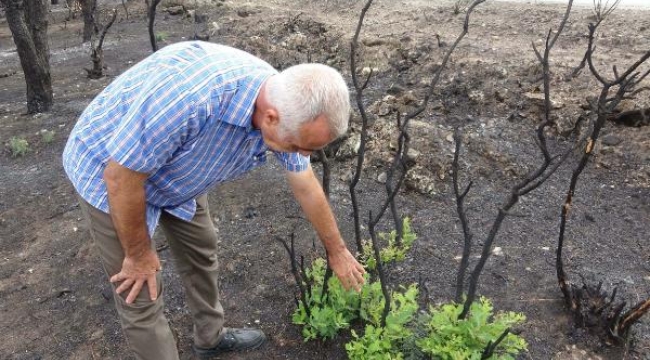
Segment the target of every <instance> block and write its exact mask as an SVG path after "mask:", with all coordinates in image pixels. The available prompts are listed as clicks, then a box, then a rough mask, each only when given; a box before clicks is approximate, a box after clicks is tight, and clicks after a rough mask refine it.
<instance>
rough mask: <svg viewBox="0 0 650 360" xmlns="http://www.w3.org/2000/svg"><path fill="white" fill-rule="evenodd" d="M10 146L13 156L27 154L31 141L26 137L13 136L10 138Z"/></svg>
mask: <svg viewBox="0 0 650 360" xmlns="http://www.w3.org/2000/svg"><path fill="white" fill-rule="evenodd" d="M9 148H10V149H11V156H13V157H18V156H25V155H26V154H27V152H28V151H29V143H28V142H27V140H25V139H24V138H17V137H12V138H11V139H10V140H9Z"/></svg>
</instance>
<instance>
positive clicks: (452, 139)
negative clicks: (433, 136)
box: [445, 134, 454, 143]
mask: <svg viewBox="0 0 650 360" xmlns="http://www.w3.org/2000/svg"><path fill="white" fill-rule="evenodd" d="M445 139H446V140H447V141H449V142H450V143H453V142H454V134H449V135H447V136H446V137H445Z"/></svg>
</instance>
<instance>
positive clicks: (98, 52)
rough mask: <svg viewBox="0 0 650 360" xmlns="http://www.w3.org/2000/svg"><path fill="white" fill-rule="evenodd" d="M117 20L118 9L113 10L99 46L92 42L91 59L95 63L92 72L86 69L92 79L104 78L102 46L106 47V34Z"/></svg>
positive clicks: (103, 30) (104, 27)
mask: <svg viewBox="0 0 650 360" xmlns="http://www.w3.org/2000/svg"><path fill="white" fill-rule="evenodd" d="M115 19H117V9H113V16H112V17H111V19H110V20H109V21H108V23H107V24H106V25H105V26H103V27H102V31H101V34H100V35H99V41H98V42H97V46H95V44H94V42H91V44H90V46H91V54H90V58H91V60H92V62H93V68H92V69H91V70H88V69H86V72H88V77H89V78H91V79H99V78H102V77H104V49H103V48H102V46H103V45H104V38H105V37H106V33H107V32H108V29H110V28H111V26H113V23H115Z"/></svg>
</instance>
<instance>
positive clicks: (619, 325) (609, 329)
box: [556, 21, 650, 345]
mask: <svg viewBox="0 0 650 360" xmlns="http://www.w3.org/2000/svg"><path fill="white" fill-rule="evenodd" d="M598 24H600V21H599V22H597V23H591V24H589V44H588V47H587V52H586V62H587V64H588V66H589V70H590V71H591V74H592V75H593V76H594V77H595V78H596V79H597V80H598V82H599V83H600V84H601V86H602V88H601V90H600V94H599V96H598V98H597V99H596V100H594V101H593V102H592V103H591V104H590V105H591V111H592V112H591V114H592V115H591V119H590V124H589V127H590V130H589V132H588V139H587V142H586V144H585V146H584V152H583V154H582V157H581V158H580V160H579V162H578V165H577V166H576V167H575V168H574V170H573V173H572V175H571V180H570V183H569V189H568V191H567V195H566V198H565V201H564V205H563V206H562V211H561V218H560V231H559V237H558V246H557V251H556V270H557V277H558V283H559V286H560V290H561V291H562V294H563V295H564V299H565V302H566V305H567V307H568V308H569V310H570V311H571V312H572V313H573V315H574V319H575V323H576V325H577V326H579V327H586V328H589V329H591V330H592V331H593V332H595V333H596V334H597V335H598V336H599V337H600V338H601V339H602V340H603V341H605V343H607V344H616V345H620V344H623V343H624V342H625V339H626V338H627V336H628V335H629V332H630V328H631V327H632V325H634V324H635V323H636V322H637V321H638V320H639V318H641V317H642V316H643V315H644V314H646V313H647V312H648V311H649V310H650V299H647V300H644V301H641V302H639V303H638V304H636V305H634V306H632V307H631V308H630V309H628V310H627V311H624V310H625V307H626V303H625V302H624V301H621V302H617V301H616V293H617V289H616V288H615V289H614V290H613V291H612V293H611V294H608V293H607V292H606V291H604V290H602V282H601V283H599V284H598V285H596V286H594V285H591V284H587V283H586V282H585V281H584V280H583V285H582V286H577V285H575V284H573V283H571V282H570V281H569V279H568V277H567V274H566V272H565V270H564V264H563V262H562V248H563V246H564V240H565V229H566V225H567V222H568V217H569V211H570V210H571V204H572V203H573V200H574V196H575V189H576V184H577V182H578V178H579V176H580V174H581V173H582V171H583V170H584V168H585V167H586V165H587V163H588V162H589V160H590V158H591V156H592V154H593V150H594V147H595V144H596V142H597V140H598V136H599V135H600V131H601V129H602V128H603V126H604V125H605V122H606V121H607V119H608V118H609V117H610V116H611V114H612V112H613V111H614V109H615V108H616V106H618V104H619V103H620V102H621V101H622V100H623V99H628V98H631V97H633V96H634V95H636V94H638V93H639V92H640V91H643V90H647V88H639V87H638V85H639V84H640V83H641V82H642V81H643V80H644V79H645V78H646V77H647V76H648V74H650V70H648V71H645V72H643V73H641V72H639V71H637V69H638V68H639V66H641V64H643V63H645V62H646V61H647V60H648V59H649V58H650V50H649V51H647V52H646V53H645V54H644V55H643V56H641V57H640V58H639V60H637V61H636V62H635V63H634V64H632V65H631V66H630V67H629V68H628V69H627V70H626V71H625V72H623V73H619V71H618V70H617V67H616V66H613V68H612V72H613V77H612V78H611V79H608V78H607V77H606V76H604V75H602V74H601V73H600V72H598V70H596V68H595V66H594V64H593V54H594V49H595V45H594V39H595V33H596V29H597V27H598Z"/></svg>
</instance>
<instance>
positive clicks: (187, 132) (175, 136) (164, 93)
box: [106, 74, 199, 174]
mask: <svg viewBox="0 0 650 360" xmlns="http://www.w3.org/2000/svg"><path fill="white" fill-rule="evenodd" d="M161 75H162V74H161ZM180 82H182V80H180V81H179V79H178V78H177V77H174V76H173V75H169V74H168V76H160V75H159V76H156V77H155V78H154V79H149V80H147V81H145V82H144V83H143V84H142V86H141V87H140V88H139V89H138V91H139V93H140V95H139V96H137V97H136V98H135V100H134V101H133V102H132V103H131V104H128V105H123V106H128V107H129V108H128V110H127V111H126V114H125V115H124V116H123V117H122V118H121V119H119V120H118V121H120V123H119V125H118V126H117V127H116V129H115V131H114V132H113V134H112V135H111V137H110V138H109V140H108V141H107V143H106V150H107V151H108V153H109V155H110V156H111V158H112V159H113V160H114V161H116V162H117V163H119V164H120V165H122V166H125V167H127V168H129V169H131V170H133V171H137V172H141V173H148V174H151V173H153V172H155V171H156V170H158V169H160V168H161V167H162V166H163V165H165V164H166V163H167V162H168V160H169V159H170V158H171V157H172V156H173V155H174V153H175V152H176V151H177V150H178V149H179V148H180V147H181V146H183V144H184V143H185V142H186V141H188V138H190V137H191V134H192V133H193V130H195V129H197V128H198V126H199V124H197V116H196V113H195V109H196V104H195V102H194V100H193V98H192V96H191V95H189V94H188V92H186V91H183V88H182V86H181V84H179V83H180Z"/></svg>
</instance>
